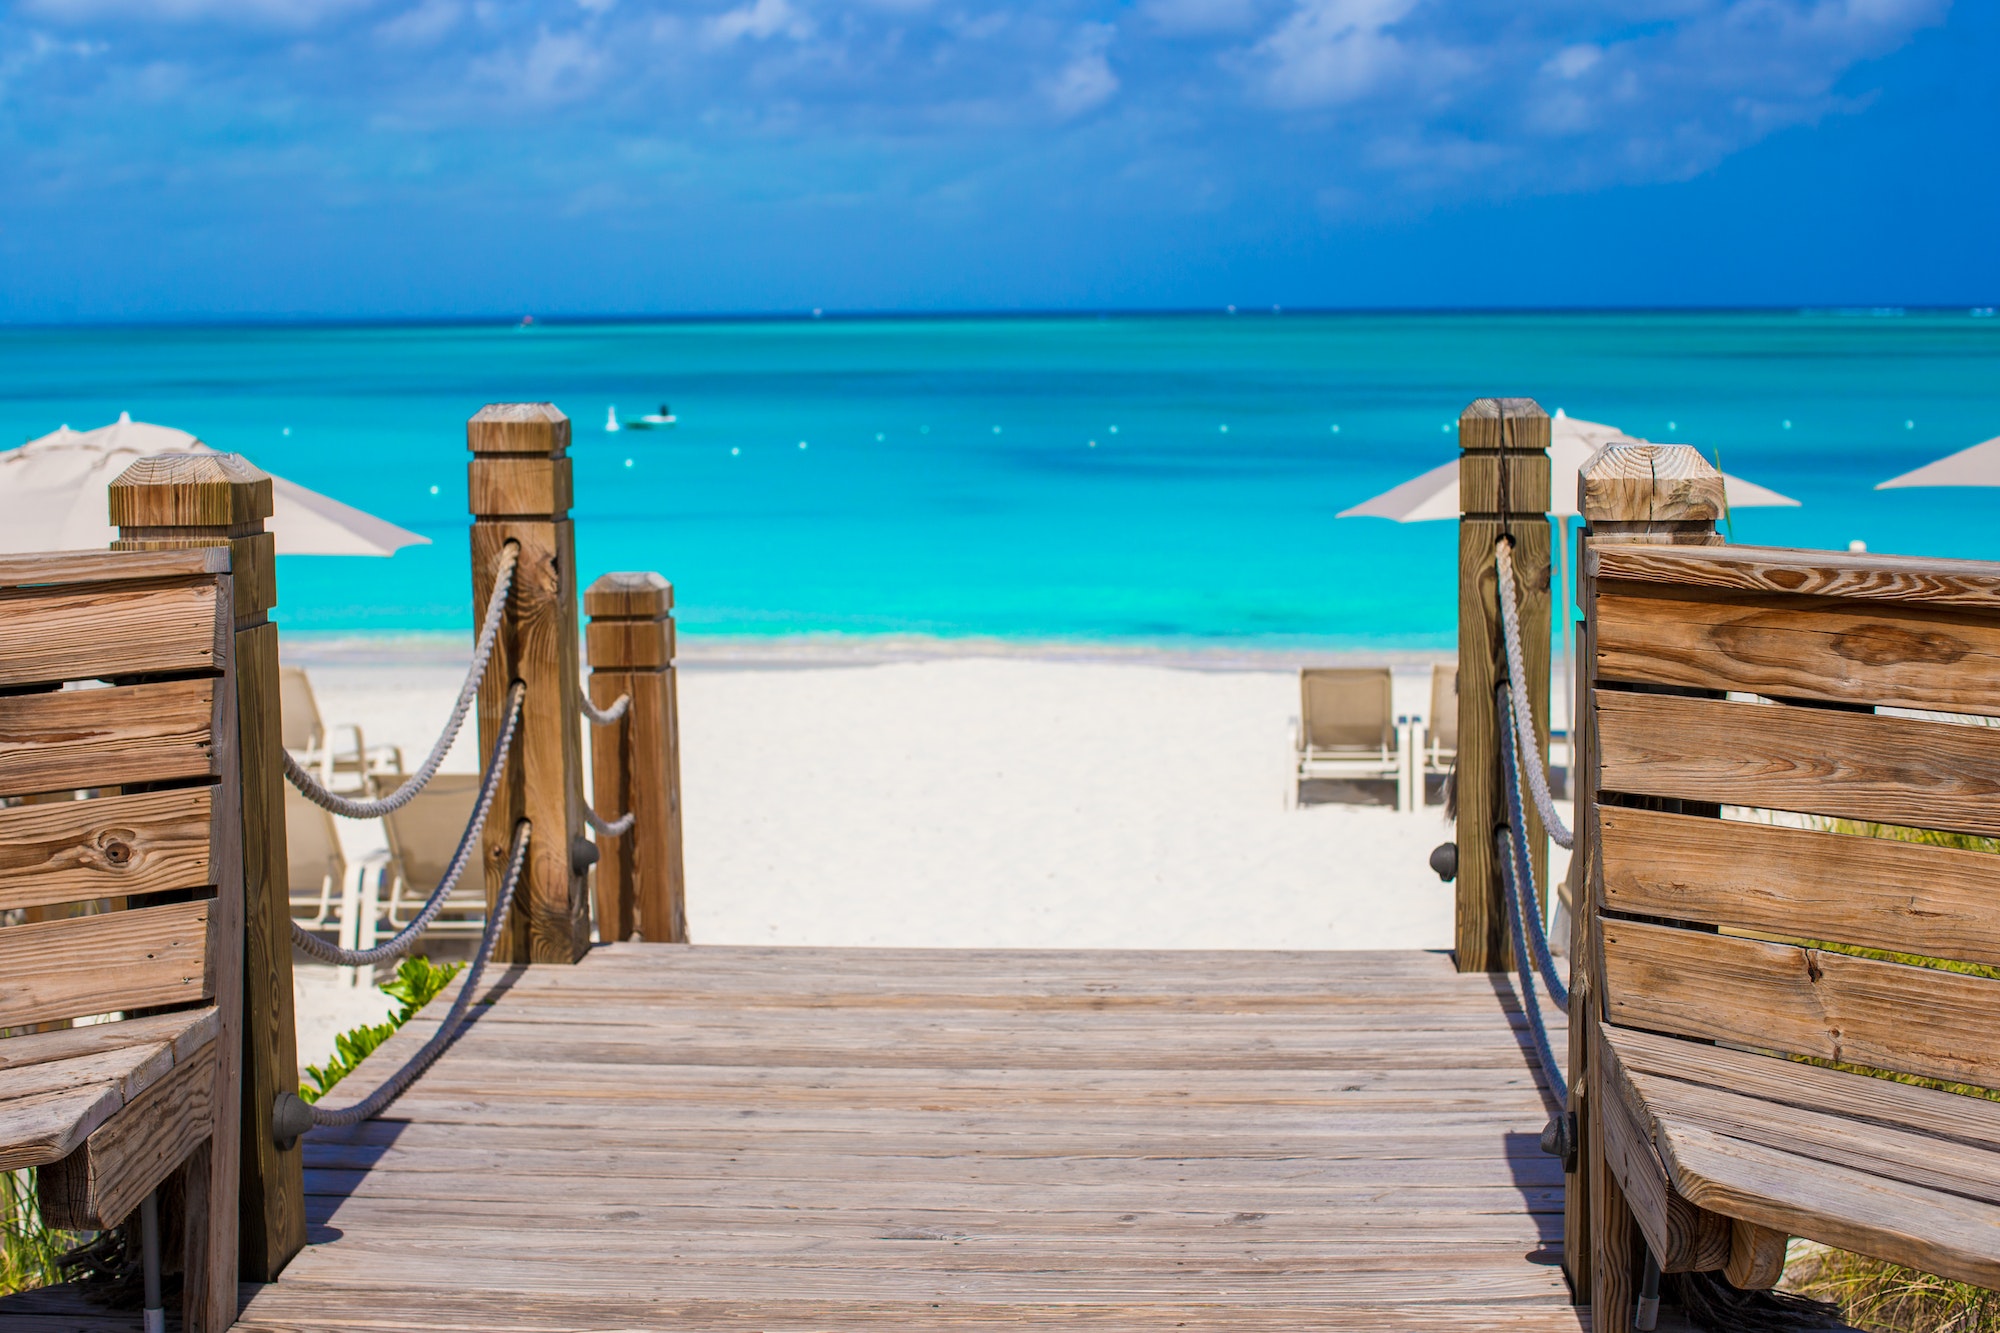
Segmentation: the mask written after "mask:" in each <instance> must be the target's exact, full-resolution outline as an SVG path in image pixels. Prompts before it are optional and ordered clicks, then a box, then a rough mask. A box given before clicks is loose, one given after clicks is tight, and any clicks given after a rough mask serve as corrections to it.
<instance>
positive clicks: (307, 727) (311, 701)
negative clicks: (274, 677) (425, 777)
mask: <svg viewBox="0 0 2000 1333" xmlns="http://www.w3.org/2000/svg"><path fill="white" fill-rule="evenodd" d="M278 714H279V724H278V725H279V731H280V736H281V739H282V743H283V745H284V747H285V748H286V749H287V750H290V751H291V752H292V754H293V756H294V757H296V758H297V759H298V761H299V763H301V764H303V765H304V766H305V767H307V768H316V769H318V770H319V780H320V784H321V785H322V786H325V787H328V788H331V787H332V786H333V785H334V783H335V782H336V781H337V780H338V777H337V775H339V776H345V777H351V778H352V779H353V781H352V782H351V783H347V784H344V785H349V786H355V787H361V786H366V785H367V779H368V777H369V776H370V775H371V774H376V773H384V772H388V771H391V770H394V771H398V772H400V771H401V770H402V767H403V752H402V751H401V750H400V749H398V748H397V747H396V746H393V745H378V746H376V747H375V748H374V749H373V750H370V749H369V748H368V743H367V741H366V740H364V739H363V738H362V735H361V728H360V727H358V726H356V725H355V724H353V723H352V722H341V723H336V724H335V725H334V727H333V728H332V731H342V732H347V733H349V734H351V735H352V736H353V738H354V748H353V749H351V750H347V749H341V750H336V749H335V748H334V742H333V736H332V731H330V730H329V729H328V728H327V726H326V724H325V723H323V722H322V721H320V714H319V701H318V700H317V699H315V698H314V697H313V687H312V679H311V678H310V677H309V676H307V675H306V669H305V668H304V667H295V666H281V667H279V668H278Z"/></svg>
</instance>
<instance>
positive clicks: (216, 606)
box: [0, 577, 229, 686]
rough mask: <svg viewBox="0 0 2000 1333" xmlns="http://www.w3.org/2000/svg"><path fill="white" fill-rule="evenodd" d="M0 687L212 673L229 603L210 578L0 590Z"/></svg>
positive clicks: (226, 629)
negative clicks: (1, 631) (0, 628)
mask: <svg viewBox="0 0 2000 1333" xmlns="http://www.w3.org/2000/svg"><path fill="white" fill-rule="evenodd" d="M0 623H4V624H5V625H6V626H7V633H6V635H5V636H4V637H0V686H6V685H26V684H33V683H40V682H45V681H65V680H96V679H99V678H108V677H115V676H150V675H162V674H168V673H174V672H196V671H200V672H208V671H215V670H218V669H219V667H218V663H219V661H220V656H221V650H222V643H221V639H222V636H224V635H226V634H228V633H229V606H228V604H227V603H226V602H224V601H223V600H222V598H221V596H220V595H219V589H218V585H217V584H216V581H215V580H214V579H213V578H212V577H211V578H199V579H190V580H187V581H184V582H179V583H170V584H161V585H153V586H147V585H143V584H138V585H135V584H131V583H124V584H112V585H109V586H100V587H64V588H53V589H40V588H37V589H31V590H23V591H17V592H0Z"/></svg>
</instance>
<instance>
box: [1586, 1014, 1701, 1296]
mask: <svg viewBox="0 0 2000 1333" xmlns="http://www.w3.org/2000/svg"><path fill="white" fill-rule="evenodd" d="M1600 1065H1601V1067H1602V1083H1601V1085H1600V1086H1601V1087H1602V1088H1603V1092H1604V1096H1603V1099H1602V1101H1600V1102H1599V1103H1598V1107H1597V1109H1598V1113H1599V1114H1600V1115H1601V1116H1602V1117H1603V1119H1604V1156H1605V1161H1606V1163H1607V1164H1608V1165H1609V1166H1610V1169H1611V1172H1612V1174H1613V1175H1614V1176H1615V1177H1616V1178H1617V1180H1618V1186H1619V1189H1620V1191H1621V1192H1622V1193H1623V1194H1624V1196H1625V1204H1626V1207H1627V1208H1629V1209H1630V1210H1631V1213H1632V1218H1633V1220H1634V1221H1636V1222H1637V1223H1638V1224H1639V1230H1640V1231H1641V1232H1643V1233H1644V1235H1645V1237H1646V1244H1647V1246H1648V1247H1650V1248H1651V1250H1652V1252H1653V1255H1654V1257H1655V1258H1656V1259H1658V1260H1659V1261H1660V1271H1661V1272H1663V1273H1702V1272H1710V1271H1712V1270H1714V1269H1717V1268H1721V1267H1722V1266H1723V1265H1724V1264H1725V1263H1727V1262H1728V1259H1729V1254H1730V1229H1729V1219H1728V1218H1726V1217H1723V1216H1721V1215H1720V1214H1718V1213H1711V1212H1706V1211H1704V1210H1703V1209H1700V1208H1697V1207H1695V1206H1694V1205H1693V1204H1691V1203H1689V1202H1688V1201H1687V1200H1686V1199H1684V1198H1682V1197H1681V1196H1680V1195H1679V1194H1678V1193H1677V1192H1675V1190H1674V1188H1673V1184H1672V1182H1671V1181H1670V1180H1669V1179H1668V1178H1667V1168H1666V1165H1665V1164H1664V1163H1662V1162H1661V1161H1660V1155H1659V1153H1658V1151H1657V1150H1656V1149H1655V1148H1654V1146H1653V1121H1652V1115H1651V1113H1650V1112H1651V1104H1650V1103H1649V1102H1648V1101H1647V1100H1646V1098H1645V1097H1644V1095H1643V1094H1642V1092H1641V1091H1640V1089H1639V1088H1637V1087H1635V1086H1634V1084H1633V1082H1632V1080H1631V1079H1630V1078H1629V1077H1628V1076H1627V1074H1626V1072H1625V1070H1624V1069H1623V1067H1622V1066H1621V1065H1620V1064H1619V1062H1618V1056H1617V1052H1616V1049H1615V1048H1614V1047H1612V1046H1610V1045H1608V1044H1607V1043H1605V1042H1603V1041H1600V1042H1599V1043H1598V1045H1597V1050H1596V1053H1595V1061H1594V1063H1593V1068H1596V1067H1598V1066H1600Z"/></svg>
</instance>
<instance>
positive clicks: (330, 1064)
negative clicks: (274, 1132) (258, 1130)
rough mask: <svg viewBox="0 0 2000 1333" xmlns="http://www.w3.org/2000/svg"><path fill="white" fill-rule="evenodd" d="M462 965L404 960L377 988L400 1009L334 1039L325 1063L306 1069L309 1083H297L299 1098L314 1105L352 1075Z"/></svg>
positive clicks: (412, 1016) (350, 1029)
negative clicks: (397, 1001)
mask: <svg viewBox="0 0 2000 1333" xmlns="http://www.w3.org/2000/svg"><path fill="white" fill-rule="evenodd" d="M464 966H465V964H463V963H433V962H432V961H431V960H430V959H428V958H425V957H422V956H421V955H419V956H416V957H411V958H405V959H404V960H403V961H402V963H401V964H400V965H399V966H398V967H397V968H396V975H395V976H394V977H392V978H390V979H389V980H388V981H385V982H383V983H382V984H381V985H380V986H379V987H377V989H378V990H381V991H384V992H386V993H388V994H389V995H391V996H393V997H395V998H396V999H398V1000H401V1001H402V1002H403V1004H402V1007H401V1008H400V1009H398V1010H396V1012H394V1013H392V1014H390V1015H389V1018H388V1020H387V1021H386V1022H382V1023H363V1024H361V1025H360V1026H359V1027H353V1028H349V1029H348V1030H347V1031H345V1032H343V1033H341V1034H340V1035H339V1036H337V1037H335V1038H334V1039H333V1047H334V1050H333V1055H332V1056H330V1057H329V1058H328V1059H327V1062H326V1063H325V1064H323V1065H307V1066H306V1077H307V1078H308V1079H310V1080H311V1082H309V1083H300V1084H299V1096H300V1097H302V1098H304V1099H305V1100H306V1101H308V1102H316V1101H318V1100H319V1099H320V1098H322V1097H324V1096H326V1094H327V1093H329V1092H331V1091H332V1090H333V1087H334V1085H335V1084H337V1083H339V1082H340V1081H341V1080H342V1079H344V1078H346V1077H347V1076H348V1075H349V1074H351V1073H353V1072H354V1068H355V1066H356V1065H358V1064H360V1063H361V1062H362V1061H363V1060H365V1059H367V1058H368V1057H369V1056H370V1055H372V1054H373V1053H374V1052H375V1050H376V1048H377V1047H379V1046H381V1044H382V1043H383V1042H385V1041H387V1040H389V1038H391V1037H393V1036H395V1035H396V1029H398V1028H400V1027H402V1026H403V1024H405V1023H407V1022H409V1021H410V1020H411V1019H412V1018H414V1017H415V1016H416V1013H417V1011H418V1010H420V1009H422V1008H423V1007H424V1006H425V1005H427V1004H429V1003H430V1002H431V1001H432V1000H433V999H434V998H436V996H437V993H438V992H439V991H441V990H443V989H444V988H445V987H446V986H448V985H450V984H451V979H452V978H453V977H455V976H457V975H458V974H459V971H460V970H461V969H462V968H464Z"/></svg>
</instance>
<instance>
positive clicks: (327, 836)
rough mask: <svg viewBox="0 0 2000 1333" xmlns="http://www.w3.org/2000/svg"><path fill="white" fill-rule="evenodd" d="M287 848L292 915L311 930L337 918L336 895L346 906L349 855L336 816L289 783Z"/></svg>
mask: <svg viewBox="0 0 2000 1333" xmlns="http://www.w3.org/2000/svg"><path fill="white" fill-rule="evenodd" d="M285 850H286V855H287V858H288V861H289V873H288V876H287V878H288V879H289V880H290V884H291V900H292V918H293V919H294V920H296V921H297V922H299V924H300V925H303V926H304V927H306V929H308V930H318V929H320V928H322V927H324V926H326V925H327V924H328V923H330V922H331V921H332V920H333V910H334V903H335V899H336V895H338V897H339V901H340V903H341V906H342V907H343V908H344V907H345V906H346V902H347V899H346V886H347V857H346V856H345V855H344V854H343V853H342V852H341V850H340V834H339V832H338V830H337V829H336V828H335V827H334V823H333V816H332V815H330V814H328V813H327V812H326V811H324V810H322V809H320V808H319V807H318V806H316V805H314V804H313V803H312V802H311V801H308V800H307V799H306V798H305V797H303V796H301V795H299V794H298V792H296V791H294V790H293V789H292V784H291V783H289V782H288V783H286V784H285Z"/></svg>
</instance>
